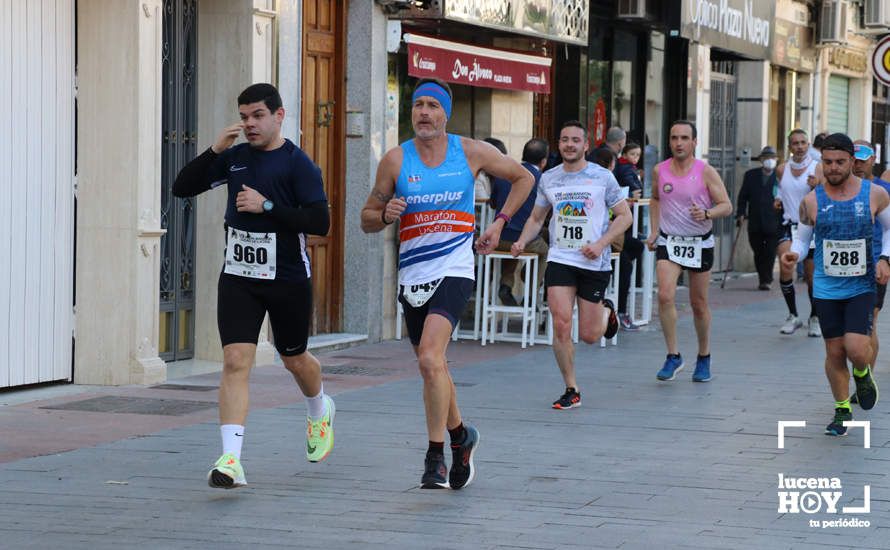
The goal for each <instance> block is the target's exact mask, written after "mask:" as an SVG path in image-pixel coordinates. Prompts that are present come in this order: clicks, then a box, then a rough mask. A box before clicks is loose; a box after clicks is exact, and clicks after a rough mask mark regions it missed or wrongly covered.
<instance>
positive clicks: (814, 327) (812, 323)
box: [807, 315, 822, 338]
mask: <svg viewBox="0 0 890 550" xmlns="http://www.w3.org/2000/svg"><path fill="white" fill-rule="evenodd" d="M807 336H811V337H813V338H821V337H822V325H820V324H819V318H818V317H816V316H815V315H813V316H812V317H810V320H809V321H808V322H807Z"/></svg>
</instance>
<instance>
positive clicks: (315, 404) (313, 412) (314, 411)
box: [306, 384, 328, 420]
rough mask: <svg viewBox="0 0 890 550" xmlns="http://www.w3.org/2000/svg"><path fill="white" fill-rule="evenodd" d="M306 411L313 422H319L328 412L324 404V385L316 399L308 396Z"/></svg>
mask: <svg viewBox="0 0 890 550" xmlns="http://www.w3.org/2000/svg"><path fill="white" fill-rule="evenodd" d="M306 411H307V412H308V413H309V418H311V419H312V420H318V419H320V418H321V417H322V416H324V415H325V413H326V412H328V411H327V405H326V404H325V402H324V384H322V386H321V390H320V391H319V392H318V395H316V396H315V397H309V396H306Z"/></svg>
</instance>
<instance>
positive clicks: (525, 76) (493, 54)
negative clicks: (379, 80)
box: [405, 34, 552, 94]
mask: <svg viewBox="0 0 890 550" xmlns="http://www.w3.org/2000/svg"><path fill="white" fill-rule="evenodd" d="M405 42H407V44H408V74H409V75H411V76H415V77H418V78H439V79H442V80H444V81H446V82H454V83H457V84H466V85H467V86H479V87H483V88H500V89H504V90H520V91H526V92H535V93H539V94H549V93H550V65H551V62H552V60H551V59H550V58H549V57H542V56H537V55H528V54H523V53H517V52H511V51H506V50H496V49H492V48H482V47H479V46H473V45H470V44H461V43H459V42H449V41H447V40H440V39H438V38H431V37H429V36H422V35H419V34H405Z"/></svg>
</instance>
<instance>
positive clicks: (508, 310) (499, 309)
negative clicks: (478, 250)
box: [482, 252, 538, 348]
mask: <svg viewBox="0 0 890 550" xmlns="http://www.w3.org/2000/svg"><path fill="white" fill-rule="evenodd" d="M513 259H515V260H517V261H519V262H521V263H522V269H523V270H524V272H525V290H524V292H523V294H522V302H521V303H520V304H519V305H516V306H506V305H503V304H500V305H498V304H497V303H496V300H497V299H498V297H497V293H496V292H492V291H491V286H492V281H494V284H498V283H499V282H500V278H501V261H503V260H513ZM537 302H538V255H537V254H533V253H522V254H520V255H519V256H518V257H516V258H513V255H512V254H510V253H509V252H492V253H491V254H488V255H486V256H485V263H484V268H483V275H482V345H483V346H484V345H485V344H486V342H494V341H495V340H500V341H505V342H520V343H521V344H522V347H523V348H525V347H526V345H534V344H535V331H536V324H535V322H536V318H537V315H536V312H537ZM512 315H520V316H521V317H522V321H521V322H522V328H521V330H520V333H519V334H517V333H515V332H510V331H509V327H508V325H509V320H510V316H512ZM499 316H500V320H501V329H500V330H498V324H497V323H498V319H499Z"/></svg>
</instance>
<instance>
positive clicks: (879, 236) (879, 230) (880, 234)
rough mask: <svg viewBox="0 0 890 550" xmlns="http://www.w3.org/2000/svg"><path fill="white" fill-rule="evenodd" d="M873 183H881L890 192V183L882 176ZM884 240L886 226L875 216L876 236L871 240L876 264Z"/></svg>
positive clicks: (872, 253)
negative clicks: (882, 225)
mask: <svg viewBox="0 0 890 550" xmlns="http://www.w3.org/2000/svg"><path fill="white" fill-rule="evenodd" d="M872 183H873V184H875V185H880V186H881V187H883V188H884V190H885V191H887V193H890V183H888V182H886V181H884V180H882V179H881V178H875V179H873V180H872ZM883 241H884V228H883V227H881V222H879V221H878V220H877V218H875V236H874V238H873V239H872V241H871V257H872V258H873V259H874V261H875V265H877V263H878V258H879V257H880V256H881V246H882V245H883Z"/></svg>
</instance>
